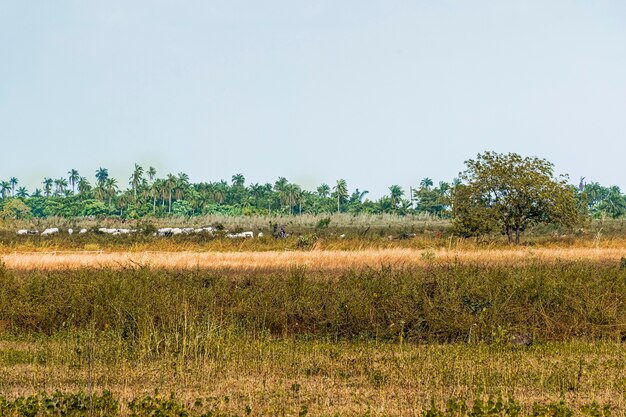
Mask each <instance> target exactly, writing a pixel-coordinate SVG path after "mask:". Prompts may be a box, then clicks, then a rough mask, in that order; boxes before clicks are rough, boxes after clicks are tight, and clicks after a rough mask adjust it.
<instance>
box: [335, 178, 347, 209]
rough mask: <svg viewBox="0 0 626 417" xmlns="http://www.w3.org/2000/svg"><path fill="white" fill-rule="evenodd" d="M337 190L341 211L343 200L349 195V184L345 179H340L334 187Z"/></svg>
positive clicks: (338, 205) (338, 207) (338, 204)
mask: <svg viewBox="0 0 626 417" xmlns="http://www.w3.org/2000/svg"><path fill="white" fill-rule="evenodd" d="M333 190H335V195H336V197H337V212H339V211H340V208H341V200H345V199H346V197H348V184H347V183H346V180H344V179H338V180H337V185H335V186H334V187H333Z"/></svg>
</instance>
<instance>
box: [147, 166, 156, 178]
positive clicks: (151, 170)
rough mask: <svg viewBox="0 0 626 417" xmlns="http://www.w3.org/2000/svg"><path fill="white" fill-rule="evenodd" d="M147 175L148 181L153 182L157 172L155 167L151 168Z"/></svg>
mask: <svg viewBox="0 0 626 417" xmlns="http://www.w3.org/2000/svg"><path fill="white" fill-rule="evenodd" d="M146 174H148V179H149V180H150V181H152V180H154V178H155V177H156V174H157V171H156V169H155V168H154V167H150V168H148V171H146Z"/></svg>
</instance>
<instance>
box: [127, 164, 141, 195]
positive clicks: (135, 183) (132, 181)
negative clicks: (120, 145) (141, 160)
mask: <svg viewBox="0 0 626 417" xmlns="http://www.w3.org/2000/svg"><path fill="white" fill-rule="evenodd" d="M142 179H143V167H142V166H140V165H138V164H135V169H134V170H133V173H132V175H131V176H130V178H129V181H128V185H130V188H132V190H133V196H134V197H135V200H137V188H138V187H139V184H141V180H142Z"/></svg>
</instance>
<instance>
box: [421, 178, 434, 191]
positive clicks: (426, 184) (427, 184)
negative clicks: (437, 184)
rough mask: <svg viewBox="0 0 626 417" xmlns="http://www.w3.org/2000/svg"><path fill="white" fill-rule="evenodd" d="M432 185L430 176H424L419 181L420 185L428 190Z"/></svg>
mask: <svg viewBox="0 0 626 417" xmlns="http://www.w3.org/2000/svg"><path fill="white" fill-rule="evenodd" d="M432 186H433V180H431V179H430V178H428V177H426V178H424V179H423V180H421V181H420V187H422V188H425V189H427V190H430V187H432Z"/></svg>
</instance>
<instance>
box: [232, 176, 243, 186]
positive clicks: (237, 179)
mask: <svg viewBox="0 0 626 417" xmlns="http://www.w3.org/2000/svg"><path fill="white" fill-rule="evenodd" d="M232 180H233V187H243V184H244V183H245V182H246V178H245V177H244V176H243V174H235V175H233V176H232Z"/></svg>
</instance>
